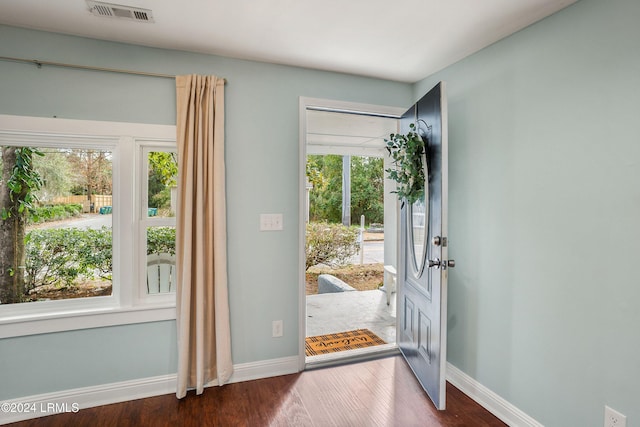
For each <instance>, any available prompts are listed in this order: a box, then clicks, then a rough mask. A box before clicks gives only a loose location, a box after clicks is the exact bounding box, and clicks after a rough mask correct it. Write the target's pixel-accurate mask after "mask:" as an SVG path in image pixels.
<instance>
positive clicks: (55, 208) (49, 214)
mask: <svg viewBox="0 0 640 427" xmlns="http://www.w3.org/2000/svg"><path fill="white" fill-rule="evenodd" d="M81 213H82V205H80V204H78V203H69V204H65V205H52V206H40V207H37V208H34V209H32V210H31V211H30V212H29V215H28V216H27V222H28V223H41V222H49V221H58V220H61V219H65V218H70V217H74V216H78V215H80V214H81Z"/></svg>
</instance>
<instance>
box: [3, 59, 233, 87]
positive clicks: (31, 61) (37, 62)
mask: <svg viewBox="0 0 640 427" xmlns="http://www.w3.org/2000/svg"><path fill="white" fill-rule="evenodd" d="M0 60H2V61H13V62H23V63H26V64H34V65H36V66H37V67H38V68H42V66H43V65H51V66H52V67H64V68H76V69H78V70H91V71H105V72H108V73H120V74H132V75H136V76H147V77H160V78H163V79H175V78H176V76H174V75H171V74H161V73H148V72H145V71H133V70H120V69H117V68H104V67H92V66H89V65H77V64H65V63H62V62H51V61H40V60H37V59H24V58H12V57H9V56H0ZM223 80H224V82H225V83H227V79H223Z"/></svg>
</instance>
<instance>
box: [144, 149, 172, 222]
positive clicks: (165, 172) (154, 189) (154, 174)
mask: <svg viewBox="0 0 640 427" xmlns="http://www.w3.org/2000/svg"><path fill="white" fill-rule="evenodd" d="M147 164H148V170H149V177H148V180H147V182H148V184H147V194H148V206H147V208H148V210H147V216H148V217H173V216H175V211H176V209H175V206H176V201H177V187H176V185H177V180H178V161H177V158H176V153H170V152H163V151H154V152H150V153H149V154H148V156H147Z"/></svg>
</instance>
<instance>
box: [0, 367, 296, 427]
mask: <svg viewBox="0 0 640 427" xmlns="http://www.w3.org/2000/svg"><path fill="white" fill-rule="evenodd" d="M233 370H234V372H233V375H232V376H231V379H230V380H229V382H230V383H236V382H243V381H250V380H256V379H261V378H268V377H276V376H279V375H287V374H293V373H296V372H298V356H292V357H283V358H279V359H271V360H264V361H260V362H252V363H241V364H238V365H234V366H233ZM176 384H177V381H176V375H175V374H170V375H161V376H157V377H150V378H142V379H138V380H130V381H120V382H117V383H110V384H103V385H98V386H91V387H82V388H76V389H71V390H62V391H56V392H53V393H44V394H38V395H34V396H26V397H20V398H17V399H11V400H6V401H3V402H0V405H2V406H1V407H2V410H1V412H0V413H1V415H0V425H3V424H9V423H14V422H17V421H23V420H28V419H32V418H38V417H44V416H47V415H54V414H57V413H61V412H73V411H74V408H79V410H80V411H82V410H83V409H87V408H92V407H95V406H101V405H109V404H112V403H119V402H125V401H128V400H135V399H143V398H146V397H153V396H161V395H164V394H173V393H175V392H176ZM12 409H13V411H12ZM27 410H28V411H27ZM76 412H77V410H76Z"/></svg>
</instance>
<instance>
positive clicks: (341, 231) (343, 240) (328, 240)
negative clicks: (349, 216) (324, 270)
mask: <svg viewBox="0 0 640 427" xmlns="http://www.w3.org/2000/svg"><path fill="white" fill-rule="evenodd" d="M358 249H359V243H358V229H357V228H354V227H346V226H344V225H342V224H329V223H326V222H311V223H309V224H307V234H306V244H305V252H306V269H307V270H308V269H309V267H313V266H314V265H317V264H325V265H328V266H342V265H345V264H348V263H349V260H350V259H351V257H352V256H354V255H355V254H356V253H357V252H358Z"/></svg>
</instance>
